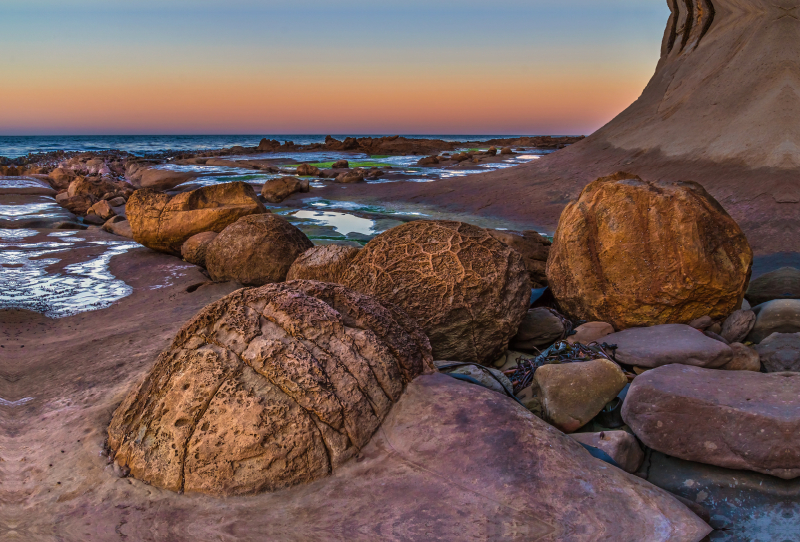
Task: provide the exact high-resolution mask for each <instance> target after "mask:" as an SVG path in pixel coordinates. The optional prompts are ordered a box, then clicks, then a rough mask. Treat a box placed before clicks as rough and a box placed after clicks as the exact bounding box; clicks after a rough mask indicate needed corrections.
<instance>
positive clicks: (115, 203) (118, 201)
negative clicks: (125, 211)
mask: <svg viewBox="0 0 800 542" xmlns="http://www.w3.org/2000/svg"><path fill="white" fill-rule="evenodd" d="M108 204H109V205H110V206H112V207H122V206H123V205H125V198H123V197H122V196H117V197H116V198H111V199H110V200H108Z"/></svg>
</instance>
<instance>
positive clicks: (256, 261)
mask: <svg viewBox="0 0 800 542" xmlns="http://www.w3.org/2000/svg"><path fill="white" fill-rule="evenodd" d="M313 246H314V244H313V243H312V242H311V241H309V240H308V237H306V235H305V234H304V233H303V232H301V231H300V230H299V229H297V228H296V227H295V226H293V225H291V224H289V222H287V221H286V220H285V219H284V218H282V217H280V216H278V215H275V214H272V213H267V214H263V215H252V216H246V217H244V218H241V219H239V220H238V221H237V222H235V223H233V224H231V225H230V226H228V227H227V228H225V229H224V230H222V233H220V234H219V235H218V236H217V237H216V238H215V239H214V240H213V241H212V242H211V243H210V244H209V245H208V248H207V249H206V269H207V270H208V273H209V275H211V278H212V279H213V280H215V281H218V282H225V281H229V280H233V281H236V282H240V283H242V284H244V285H247V286H263V285H264V284H270V283H273V282H283V281H284V280H286V274H287V273H288V272H289V268H290V267H291V266H292V264H293V263H294V261H295V260H296V259H297V257H298V256H300V255H301V254H302V253H303V252H305V251H306V250H308V249H309V248H311V247H313Z"/></svg>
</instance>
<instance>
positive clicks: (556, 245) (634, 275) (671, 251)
mask: <svg viewBox="0 0 800 542" xmlns="http://www.w3.org/2000/svg"><path fill="white" fill-rule="evenodd" d="M752 265H753V252H752V250H751V249H750V246H749V244H748V242H747V239H746V237H745V235H744V233H743V232H742V230H741V229H740V228H739V226H738V225H737V224H736V222H735V221H734V220H733V219H732V218H731V217H730V215H728V213H726V212H725V210H724V209H723V208H722V207H721V206H720V205H719V203H717V201H716V200H715V199H714V198H712V197H711V196H710V195H709V194H708V192H706V191H705V190H704V189H703V187H702V186H700V185H699V184H697V183H692V182H665V181H645V180H642V179H641V178H639V177H637V176H635V175H631V174H628V173H623V172H620V173H616V174H614V175H611V176H609V177H603V178H600V179H598V180H596V181H595V182H593V183H591V184H590V185H589V186H587V187H586V188H585V189H584V191H583V193H582V194H581V196H580V198H579V199H578V201H576V202H574V203H570V204H569V205H568V206H567V208H566V209H565V210H564V213H563V214H562V216H561V220H560V221H559V224H558V229H557V230H556V235H555V237H554V239H553V246H552V248H551V250H550V259H549V261H548V263H547V275H548V279H549V281H550V286H551V288H552V289H553V295H555V297H556V299H557V300H558V302H559V305H560V307H561V309H562V310H563V312H564V313H565V314H567V315H568V316H570V317H572V318H576V319H581V320H588V321H597V322H608V323H610V324H612V325H613V326H614V327H615V328H616V329H627V328H631V327H640V326H653V325H657V324H677V323H680V324H685V323H689V322H691V321H692V320H695V319H697V318H701V317H702V316H706V315H709V316H711V317H712V318H715V319H724V318H727V317H728V315H730V314H731V313H732V312H734V311H735V310H736V309H738V308H739V306H740V304H741V302H742V299H744V294H745V291H746V289H747V285H748V282H749V281H750V274H751V270H752Z"/></svg>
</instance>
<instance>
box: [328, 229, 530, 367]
mask: <svg viewBox="0 0 800 542" xmlns="http://www.w3.org/2000/svg"><path fill="white" fill-rule="evenodd" d="M342 284H344V285H345V286H347V287H349V288H352V289H354V290H357V291H360V292H364V293H366V294H369V295H374V296H376V297H377V298H379V299H382V300H384V301H388V302H390V303H393V304H396V305H399V306H400V307H401V308H402V309H403V310H404V311H405V312H406V313H408V315H409V316H411V317H412V318H414V319H416V320H417V322H419V324H420V326H422V329H423V330H424V331H425V333H426V334H427V335H428V337H429V338H430V341H431V346H432V347H433V354H434V357H435V358H436V359H441V360H452V361H463V362H473V363H481V364H490V363H493V362H495V361H496V360H497V359H498V358H499V357H500V355H502V354H503V352H505V350H506V349H507V348H508V343H509V340H510V339H511V338H512V337H513V336H514V335H516V333H517V329H518V328H519V325H520V323H521V322H522V320H523V318H524V317H525V314H526V311H527V309H528V305H529V301H530V288H531V286H530V278H529V275H528V271H527V269H526V268H525V263H524V261H523V259H522V256H521V255H520V254H519V253H518V252H517V251H515V250H514V249H512V248H510V247H508V246H506V245H504V244H503V243H501V242H500V241H498V240H496V239H495V238H493V237H492V236H491V235H490V234H489V232H487V231H486V230H484V229H482V228H479V227H477V226H472V225H470V224H466V223H463V222H450V221H430V220H419V221H415V222H409V223H407V224H403V225H402V226H398V227H396V228H392V229H391V230H389V231H387V232H385V233H383V234H381V235H379V236H377V237H375V238H374V239H373V240H372V241H370V242H369V243H367V244H366V246H364V248H363V249H361V251H360V252H359V253H358V255H356V256H355V258H353V259H352V261H351V262H350V264H349V266H348V269H347V272H346V273H345V274H344V276H343V278H342Z"/></svg>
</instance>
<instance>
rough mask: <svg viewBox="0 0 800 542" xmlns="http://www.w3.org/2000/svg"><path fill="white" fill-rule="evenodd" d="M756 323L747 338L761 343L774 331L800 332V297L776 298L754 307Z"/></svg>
mask: <svg viewBox="0 0 800 542" xmlns="http://www.w3.org/2000/svg"><path fill="white" fill-rule="evenodd" d="M753 312H754V313H755V315H756V323H755V325H753V329H752V330H751V331H750V334H749V335H747V340H748V341H749V342H751V343H760V342H761V341H763V340H764V339H766V338H767V337H769V336H770V335H772V334H773V333H798V332H800V299H776V300H774V301H768V302H766V303H764V304H762V305H758V306H756V307H753Z"/></svg>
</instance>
